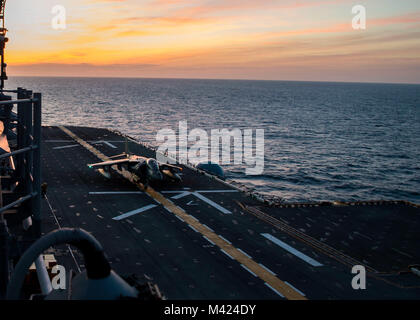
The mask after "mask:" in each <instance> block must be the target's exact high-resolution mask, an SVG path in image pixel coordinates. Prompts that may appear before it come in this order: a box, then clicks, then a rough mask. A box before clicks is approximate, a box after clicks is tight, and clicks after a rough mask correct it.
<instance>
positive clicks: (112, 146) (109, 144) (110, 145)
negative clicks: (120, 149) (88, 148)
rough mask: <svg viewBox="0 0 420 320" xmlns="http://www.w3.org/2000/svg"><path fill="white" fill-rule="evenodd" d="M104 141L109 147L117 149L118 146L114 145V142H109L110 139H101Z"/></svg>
mask: <svg viewBox="0 0 420 320" xmlns="http://www.w3.org/2000/svg"><path fill="white" fill-rule="evenodd" d="M101 142H103V143H105V144H106V145H107V146H108V147H110V148H112V149H117V147H116V146H114V145H113V144H112V143H110V142H108V141H101Z"/></svg>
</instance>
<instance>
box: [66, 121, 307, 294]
mask: <svg viewBox="0 0 420 320" xmlns="http://www.w3.org/2000/svg"><path fill="white" fill-rule="evenodd" d="M59 128H60V129H61V130H62V131H63V132H64V133H66V134H67V135H68V136H70V137H71V138H72V139H74V140H75V141H76V142H77V143H79V144H80V145H82V146H83V147H84V148H86V149H87V150H89V151H90V152H92V153H93V154H94V155H96V156H97V157H98V158H99V159H101V160H102V161H109V160H111V159H110V158H108V157H107V156H106V155H104V154H103V153H101V152H100V151H99V150H97V149H96V148H94V147H93V146H91V145H90V144H89V143H87V142H86V141H84V140H83V139H81V138H79V137H78V136H77V135H75V134H74V133H73V132H71V131H70V130H69V129H67V128H65V127H59ZM112 168H113V169H114V170H115V171H117V172H118V173H119V174H121V175H122V176H124V177H125V178H126V179H128V180H130V181H131V182H132V183H134V184H135V185H136V186H137V187H138V188H139V189H140V190H141V191H143V192H145V193H146V194H148V195H149V196H150V197H151V198H153V199H154V200H155V201H156V202H158V203H160V204H161V205H162V206H164V207H165V208H166V209H168V210H169V211H170V212H172V213H173V214H175V215H176V216H178V217H180V218H182V219H183V220H184V221H185V222H186V223H187V224H189V225H190V226H192V227H193V228H194V229H196V230H197V231H198V232H199V233H201V235H204V236H205V237H207V238H208V239H209V240H211V241H212V242H214V243H215V245H216V246H218V247H219V248H220V249H222V250H224V251H225V252H227V253H228V254H229V255H230V256H231V257H232V258H233V259H235V260H236V261H237V262H239V263H240V264H243V265H244V266H245V267H247V268H248V269H249V270H251V271H252V272H253V273H255V274H256V275H257V276H258V277H259V278H260V279H261V280H263V281H264V282H266V283H267V284H269V285H270V286H271V287H272V288H274V289H275V290H277V291H278V292H280V293H281V294H282V295H283V296H285V297H286V299H289V300H307V298H306V297H304V296H303V295H302V294H300V293H299V292H297V291H296V290H294V289H293V288H291V287H290V286H288V285H287V284H286V283H284V282H283V281H281V280H280V279H279V278H277V277H276V276H274V275H273V274H271V273H270V272H268V271H267V270H266V269H264V268H263V267H261V266H260V265H259V264H258V263H256V262H255V261H254V260H252V259H251V258H249V257H248V256H246V255H245V254H243V253H242V252H241V251H239V250H238V249H236V248H235V247H234V246H233V245H231V244H230V243H228V242H226V241H225V240H223V239H222V238H220V237H219V236H218V235H217V234H216V233H214V232H212V231H210V230H209V229H207V228H206V227H205V226H204V225H202V224H201V223H200V222H198V221H197V220H195V219H194V218H193V217H192V216H190V215H189V214H188V213H187V212H185V211H184V210H183V209H182V208H180V207H178V206H177V205H175V204H174V203H173V202H172V201H171V200H169V199H167V198H165V197H164V196H163V195H162V194H161V193H159V192H157V191H155V190H154V189H153V188H151V187H150V186H149V187H148V188H147V189H146V190H145V189H144V186H143V185H142V184H141V183H137V182H135V181H134V180H133V175H132V174H130V173H128V172H127V171H126V170H123V171H121V170H119V169H118V168H117V166H113V167H112Z"/></svg>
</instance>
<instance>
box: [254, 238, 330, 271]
mask: <svg viewBox="0 0 420 320" xmlns="http://www.w3.org/2000/svg"><path fill="white" fill-rule="evenodd" d="M261 235H262V236H263V237H264V238H266V239H268V240H270V241H271V242H274V243H275V244H276V245H278V246H279V247H282V248H283V249H285V250H286V251H288V252H290V253H291V254H293V255H295V256H296V257H298V258H299V259H301V260H303V261H305V262H307V263H309V264H310V265H311V266H313V267H322V266H323V265H322V264H321V263H319V262H318V261H316V260H315V259H312V258H310V257H308V256H307V255H306V254H304V253H302V252H300V251H299V250H296V249H295V248H293V247H291V246H289V245H288V244H287V243H285V242H283V241H281V240H279V239H277V238H276V237H274V236H272V235H271V234H269V233H261Z"/></svg>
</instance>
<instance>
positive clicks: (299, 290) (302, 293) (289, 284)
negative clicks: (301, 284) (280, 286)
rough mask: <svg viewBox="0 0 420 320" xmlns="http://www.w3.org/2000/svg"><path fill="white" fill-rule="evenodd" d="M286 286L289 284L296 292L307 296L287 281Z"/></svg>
mask: <svg viewBox="0 0 420 320" xmlns="http://www.w3.org/2000/svg"><path fill="white" fill-rule="evenodd" d="M284 283H285V284H287V285H288V286H289V287H290V288H292V289H294V290H295V291H297V292H299V293H300V294H301V295H302V296H305V294H304V293H303V292H302V291H300V290H299V289H297V288H296V287H294V286H292V285H291V284H290V283H289V282H287V281H285V282H284Z"/></svg>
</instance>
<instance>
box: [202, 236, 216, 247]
mask: <svg viewBox="0 0 420 320" xmlns="http://www.w3.org/2000/svg"><path fill="white" fill-rule="evenodd" d="M203 238H204V239H206V240H207V241H208V242H210V243H211V244H212V245H214V246H215V245H216V244H215V243H214V242H213V241H211V240H210V239H209V238H207V237H206V236H203Z"/></svg>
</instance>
